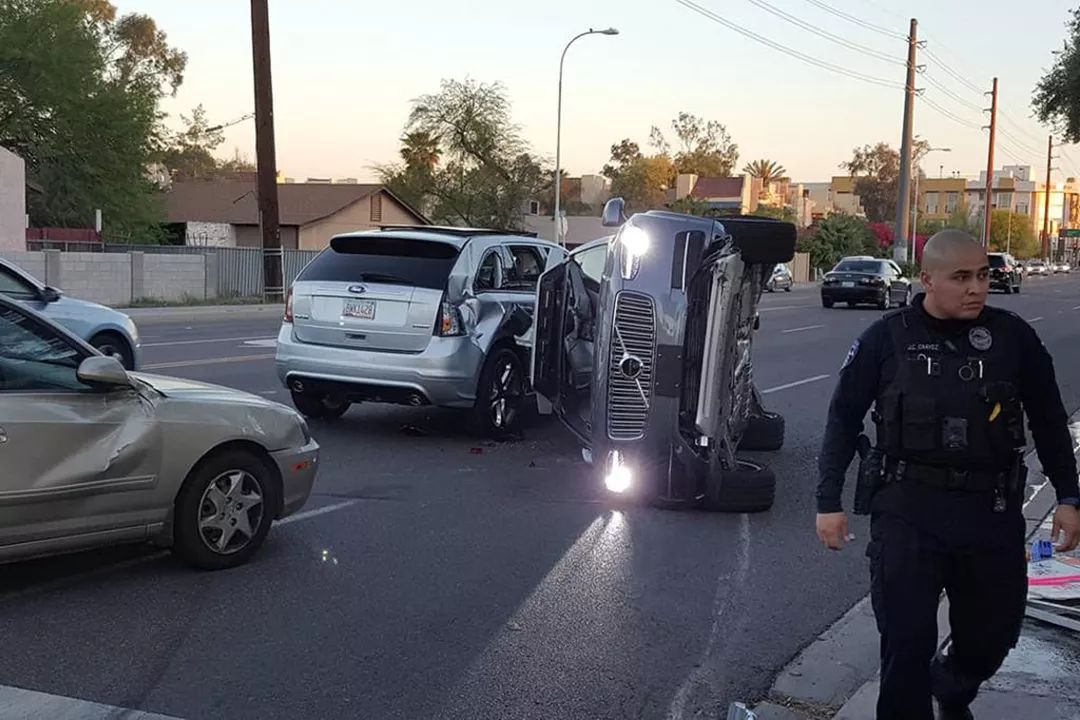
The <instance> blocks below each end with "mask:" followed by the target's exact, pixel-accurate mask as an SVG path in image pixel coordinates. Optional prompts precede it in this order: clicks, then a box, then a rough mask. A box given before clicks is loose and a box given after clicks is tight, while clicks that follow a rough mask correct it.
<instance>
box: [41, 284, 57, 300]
mask: <svg viewBox="0 0 1080 720" xmlns="http://www.w3.org/2000/svg"><path fill="white" fill-rule="evenodd" d="M40 297H41V302H43V303H54V302H56V301H57V300H59V299H60V291H59V290H57V289H56V288H54V287H44V288H42V289H41V295H40Z"/></svg>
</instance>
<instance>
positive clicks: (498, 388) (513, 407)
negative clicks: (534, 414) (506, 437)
mask: <svg viewBox="0 0 1080 720" xmlns="http://www.w3.org/2000/svg"><path fill="white" fill-rule="evenodd" d="M522 395H523V389H522V382H521V374H520V373H519V372H518V369H517V365H516V363H515V362H514V361H513V360H512V359H511V358H509V357H507V359H505V360H503V361H502V362H501V363H500V364H499V367H498V369H497V370H496V372H495V374H494V375H493V376H492V381H491V387H490V389H489V391H488V412H489V413H490V416H491V424H492V426H494V427H496V428H498V429H500V430H504V429H506V428H508V427H510V426H512V425H513V424H514V420H515V418H516V417H517V413H518V408H519V406H520V405H521V397H522Z"/></svg>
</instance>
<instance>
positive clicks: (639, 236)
mask: <svg viewBox="0 0 1080 720" xmlns="http://www.w3.org/2000/svg"><path fill="white" fill-rule="evenodd" d="M619 242H620V243H621V244H622V246H623V257H622V276H623V279H624V280H630V279H632V278H633V277H634V276H635V275H637V271H638V267H639V265H640V264H641V258H642V257H643V256H644V255H646V254H647V253H648V252H649V245H651V244H652V241H651V240H650V239H649V233H647V232H645V231H644V230H642V229H641V228H639V227H637V226H635V225H626V226H624V227H623V229H622V231H621V232H620V233H619Z"/></svg>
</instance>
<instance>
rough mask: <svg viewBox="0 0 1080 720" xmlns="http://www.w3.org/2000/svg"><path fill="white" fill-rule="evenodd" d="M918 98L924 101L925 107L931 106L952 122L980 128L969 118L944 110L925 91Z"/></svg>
mask: <svg viewBox="0 0 1080 720" xmlns="http://www.w3.org/2000/svg"><path fill="white" fill-rule="evenodd" d="M920 99H921V100H922V101H923V102H924V103H926V105H927V107H929V108H931V109H933V110H936V111H937V112H938V113H940V114H941V115H944V116H945V117H947V118H949V119H950V120H952V121H953V122H956V123H959V124H961V125H963V126H964V127H968V128H971V129H972V130H982V126H981V125H979V124H978V123H973V122H971V121H970V120H965V119H964V118H962V117H960V116H959V115H956V114H955V113H953V112H950V111H949V110H946V109H945V108H943V107H941V106H940V105H938V104H937V103H936V102H934V101H933V100H931V99H930V98H928V97H926V95H925V93H924V94H923V95H921V96H920Z"/></svg>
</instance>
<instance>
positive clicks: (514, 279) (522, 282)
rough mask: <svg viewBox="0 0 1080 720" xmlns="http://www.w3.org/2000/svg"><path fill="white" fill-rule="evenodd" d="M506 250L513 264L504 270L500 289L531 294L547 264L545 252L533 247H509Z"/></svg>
mask: <svg viewBox="0 0 1080 720" xmlns="http://www.w3.org/2000/svg"><path fill="white" fill-rule="evenodd" d="M507 250H509V251H510V257H511V258H512V259H513V261H514V264H513V265H511V266H510V267H508V268H507V269H506V277H505V278H503V285H502V289H503V290H521V291H528V292H532V291H533V290H535V289H536V281H537V280H539V279H540V275H541V274H542V273H543V272H544V265H545V264H546V263H547V256H546V254H545V252H544V251H543V250H542V249H541V248H538V247H536V246H533V245H509V246H507Z"/></svg>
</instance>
